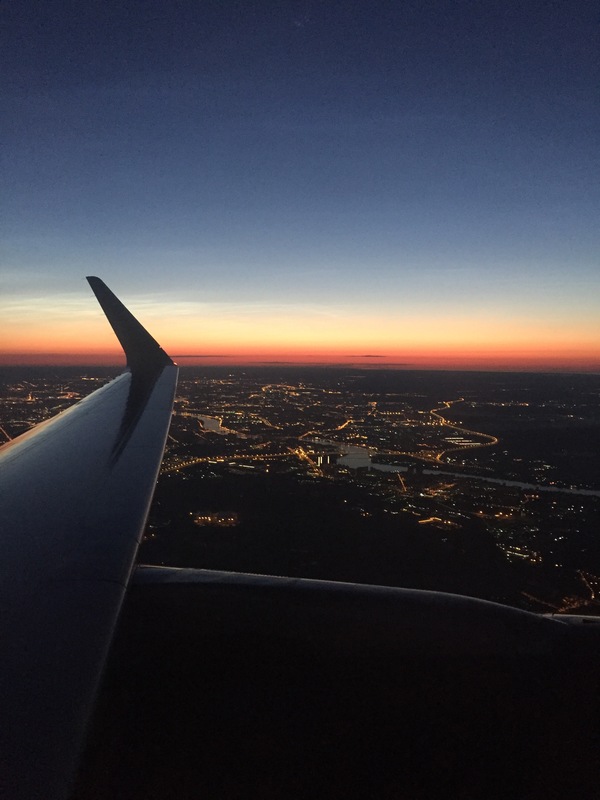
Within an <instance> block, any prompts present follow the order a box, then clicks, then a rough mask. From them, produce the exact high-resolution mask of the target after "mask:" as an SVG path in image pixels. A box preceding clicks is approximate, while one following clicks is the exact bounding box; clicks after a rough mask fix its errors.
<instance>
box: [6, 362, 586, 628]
mask: <svg viewBox="0 0 600 800" xmlns="http://www.w3.org/2000/svg"><path fill="white" fill-rule="evenodd" d="M112 374H113V373H112V372H111V370H109V369H104V368H98V367H95V368H90V369H88V370H85V369H82V368H75V367H71V368H33V367H30V368H16V367H15V368H3V370H2V372H1V380H2V383H1V397H0V432H1V433H2V435H3V437H4V438H5V439H8V438H12V437H15V436H17V435H18V434H19V433H21V432H23V431H25V430H27V429H28V428H30V427H31V426H33V425H35V424H37V423H38V422H40V421H42V420H43V419H45V418H47V417H49V416H53V415H54V414H56V413H57V412H58V411H60V410H61V409H63V408H66V407H67V406H69V405H71V404H72V403H74V402H76V401H77V400H79V399H80V398H81V397H83V396H85V395H86V394H88V393H89V392H91V391H92V390H93V389H96V388H98V387H99V386H100V385H102V383H104V382H105V381H106V380H107V379H108V377H110V376H111V375H112ZM599 419H600V378H598V376H595V375H562V374H560V375H553V374H522V373H467V372H463V373H457V372H454V373H453V372H437V373H436V372H407V371H392V370H387V371H385V370H364V369H362V370H361V369H351V368H350V369H349V368H343V369H331V368H330V369H325V368H322V369H316V368H298V367H294V368H281V367H280V368H274V367H264V368H254V369H253V368H243V369H242V368H240V369H228V368H215V367H213V368H203V369H201V368H184V369H183V370H182V373H181V378H180V382H179V388H178V394H177V398H176V402H175V408H174V416H173V420H172V424H171V429H170V434H169V438H168V441H167V449H166V453H165V458H164V461H163V466H162V469H161V475H160V479H159V481H158V485H157V489H156V493H155V498H154V502H153V505H152V509H151V513H150V518H149V523H148V526H147V530H146V533H145V536H144V540H143V543H142V547H141V549H140V552H139V556H138V560H139V561H140V562H142V563H148V564H157V565H168V566H179V567H194V568H205V569H216V570H230V571H240V572H250V573H257V574H272V575H287V576H296V577H308V578H319V579H327V580H336V581H349V582H357V583H370V584H377V585H387V586H398V587H410V588H418V589H431V590H436V591H446V592H455V593H460V594H466V595H472V596H474V597H480V598H485V599H489V600H494V601H497V602H500V603H505V604H509V605H514V606H517V607H520V608H524V609H527V610H530V611H535V612H538V613H553V612H563V613H564V612H567V613H568V612H571V613H577V614H598V613H599V609H600V600H599V599H598V591H599V589H600V577H598V576H599V575H600V540H599V537H598V531H599V530H600V524H599V523H600V467H599V465H598V460H597V453H598V452H599V450H600V425H599V422H598V420H599Z"/></svg>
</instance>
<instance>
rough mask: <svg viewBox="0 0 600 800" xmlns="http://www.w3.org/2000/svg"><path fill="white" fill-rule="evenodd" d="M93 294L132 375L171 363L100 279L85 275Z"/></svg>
mask: <svg viewBox="0 0 600 800" xmlns="http://www.w3.org/2000/svg"><path fill="white" fill-rule="evenodd" d="M87 281H88V283H89V284H90V286H91V287H92V291H93V292H94V294H95V295H96V298H97V299H98V302H99V303H100V305H101V307H102V310H103V311H104V313H105V314H106V318H107V319H108V321H109V322H110V324H111V327H112V329H113V331H114V332H115V334H116V337H117V339H118V340H119V342H120V343H121V347H122V348H123V350H124V351H125V356H126V357H127V366H128V367H129V368H130V369H131V372H132V373H133V374H138V373H146V374H147V373H149V372H150V373H155V372H157V371H158V370H160V369H162V367H165V366H167V365H168V364H173V363H174V362H173V361H172V360H171V359H170V358H169V356H168V355H167V354H166V353H165V351H164V350H163V349H162V347H161V346H160V345H159V343H158V342H157V341H156V339H154V338H153V337H152V336H151V335H150V334H149V333H148V331H147V330H146V329H145V328H144V327H143V325H141V324H140V323H139V322H138V321H137V319H136V318H135V317H134V316H133V314H132V313H131V311H129V310H128V309H127V308H125V306H124V305H123V303H122V302H121V301H120V300H119V299H118V297H116V296H115V295H114V294H113V293H112V292H111V290H110V289H109V288H108V286H107V285H106V284H105V283H104V281H101V280H100V278H96V277H93V276H88V278H87Z"/></svg>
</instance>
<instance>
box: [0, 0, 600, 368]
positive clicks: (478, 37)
mask: <svg viewBox="0 0 600 800" xmlns="http://www.w3.org/2000/svg"><path fill="white" fill-rule="evenodd" d="M4 22H5V24H4V31H3V34H2V43H1V44H2V46H1V48H0V50H1V53H0V59H1V60H2V71H3V76H4V81H3V84H2V87H1V89H0V96H1V98H2V103H3V107H4V109H5V116H6V122H5V125H4V130H3V154H4V159H3V165H2V184H3V192H2V223H1V224H2V258H1V262H0V364H6V363H50V362H53V363H80V364H84V363H85V364H92V363H119V362H121V361H122V356H121V355H120V353H119V348H118V345H117V343H116V341H115V340H114V338H113V334H112V332H111V331H110V329H109V327H108V325H107V323H106V321H105V320H104V319H103V316H102V313H101V311H100V309H99V307H98V305H97V303H96V301H95V299H94V297H93V295H92V293H91V291H90V290H89V288H88V286H87V283H86V282H85V279H84V276H85V275H98V276H100V277H101V278H102V279H103V280H105V281H106V283H107V284H108V285H109V286H110V288H111V289H112V290H113V291H114V292H115V293H116V294H117V295H118V296H119V297H120V298H121V299H122V300H123V302H124V303H125V304H126V305H128V307H130V308H131V310H132V312H133V313H134V314H136V316H138V317H139V319H140V321H141V322H142V323H143V324H144V325H145V326H146V327H147V328H148V329H149V330H150V331H151V333H152V334H153V336H155V338H156V339H157V340H158V341H159V342H160V343H161V344H162V346H163V347H164V348H165V350H166V351H167V352H170V353H174V354H177V355H183V356H185V355H193V354H200V355H202V356H203V357H202V358H201V359H199V360H198V362H197V363H207V364H212V363H225V364H231V365H234V364H242V363H251V362H252V363H259V362H267V361H270V362H274V361H281V362H299V363H365V364H367V365H369V366H376V365H378V364H381V365H384V364H393V365H395V366H398V368H443V369H452V368H457V369H462V368H471V369H532V370H555V369H558V370H567V371H600V258H599V256H600V226H599V225H598V209H599V207H600V202H599V201H600V180H599V178H600V176H599V174H598V172H599V171H598V155H597V154H598V133H599V131H600V102H599V96H598V86H599V85H600V68H599V61H598V57H597V53H598V36H597V19H596V14H595V9H594V8H593V4H583V3H578V4H573V3H569V2H553V3H548V2H522V3H512V2H495V0H491V2H489V3H482V4H477V3H473V2H465V1H461V0H454V2H450V1H448V2H441V1H436V0H432V2H430V3H427V4H423V3H417V2H406V3H404V2H403V3H394V2H384V0H374V1H373V2H352V0H347V2H318V0H306V1H304V2H303V1H302V0H296V2H277V3H274V2H263V3H260V4H255V3H253V2H225V3H223V2H216V0H215V1H214V2H213V1H211V0H207V2H203V3H197V2H186V1H185V0H184V1H183V2H178V3H173V4H169V3H163V2H155V0H146V2H141V0H140V2H127V1H125V2H121V3H113V2H106V3H92V2H87V0H84V2H81V3H77V4H73V5H72V6H69V5H68V4H65V3H64V2H54V1H53V0H49V1H48V2H46V3H43V4H42V3H37V2H28V0H24V2H21V3H18V4H17V3H15V4H10V5H8V6H7V8H5V9H4ZM357 354H358V355H357ZM360 354H362V355H360ZM206 356H210V358H207V357H206ZM180 363H183V364H187V363H194V361H193V359H190V358H182V359H181V361H180Z"/></svg>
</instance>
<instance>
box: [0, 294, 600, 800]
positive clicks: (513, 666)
mask: <svg viewBox="0 0 600 800" xmlns="http://www.w3.org/2000/svg"><path fill="white" fill-rule="evenodd" d="M88 280H89V281H90V284H91V286H92V289H93V290H94V292H95V294H96V296H97V298H98V300H99V302H100V304H101V306H102V308H103V310H104V311H105V313H106V316H107V317H108V319H109V322H110V323H111V325H112V327H113V329H114V331H115V333H116V335H117V337H118V338H119V340H120V342H121V344H122V345H123V348H124V350H125V353H126V356H127V364H128V370H127V371H126V372H125V373H124V374H122V375H120V376H119V377H118V378H116V379H115V380H114V381H112V382H111V383H109V384H108V385H106V386H104V387H103V388H101V389H99V390H98V391H96V392H94V393H93V394H92V395H90V396H89V397H87V398H85V399H84V400H82V401H81V402H80V403H78V404H77V405H75V406H73V407H72V408H70V409H69V410H67V411H65V412H64V413H62V414H60V415H59V416H57V417H55V418H54V419H52V420H49V421H48V422H45V423H42V424H41V425H38V426H37V427H36V428H34V429H32V430H31V431H30V432H28V433H26V434H24V435H22V436H20V437H18V438H17V439H15V440H13V441H12V442H9V443H8V444H6V445H5V446H4V447H2V448H0V544H1V550H0V564H1V566H0V593H1V606H0V636H1V639H0V641H1V642H2V655H1V658H0V797H2V798H3V797H7V798H11V800H20V799H21V798H27V800H30V799H31V798H44V800H65V798H67V797H73V794H72V793H73V791H75V793H76V794H75V795H74V796H75V797H77V798H78V800H84V799H85V798H94V800H98V798H100V797H102V798H114V797H119V798H129V799H130V800H138V798H139V799H140V800H141V798H143V799H144V800H148V798H157V800H158V798H161V800H162V798H164V797H178V798H184V797H186V798H188V797H189V798H196V797H198V796H200V795H201V794H202V796H208V797H218V798H221V797H232V798H233V797H260V798H261V799H262V800H265V798H280V797H324V796H327V797H331V798H338V797H339V798H344V800H348V798H350V797H356V798H364V797H394V798H411V799H412V800H414V798H417V797H418V798H429V797H439V796H440V795H444V796H448V797H461V798H464V799H465V800H466V798H473V800H479V798H481V797H488V798H492V797H493V798H498V800H499V799H500V798H506V797H523V798H525V797H526V798H528V799H529V800H533V799H534V798H539V800H542V798H543V800H546V798H547V797H550V796H552V797H567V796H575V795H577V796H580V797H587V796H590V797H591V796H593V794H592V789H593V788H595V787H596V786H597V775H598V771H597V769H596V766H595V762H594V757H595V756H594V753H595V749H594V742H595V741H597V720H598V713H597V711H598V706H599V704H598V696H599V695H598V675H597V664H598V658H599V655H600V641H599V636H598V634H599V633H600V631H598V627H599V622H598V620H597V619H596V620H592V619H586V620H584V621H581V624H580V625H579V626H578V625H577V624H569V625H567V624H565V623H564V622H562V621H558V620H557V619H555V620H553V619H547V618H544V617H541V616H538V615H534V614H530V613H527V612H525V611H519V610H517V609H511V608H506V607H503V606H499V605H497V604H494V603H489V602H485V601H482V600H476V599H474V598H465V597H458V596H453V595H446V594H442V593H438V592H423V591H414V590H410V589H393V588H389V587H373V586H357V585H354V584H341V583H332V582H328V581H307V580H301V579H293V578H277V577H272V576H256V575H254V576H249V575H241V574H231V573H222V572H221V573H219V572H208V571H202V570H174V569H160V568H148V567H146V568H144V567H139V568H138V569H137V570H136V572H135V574H133V573H132V568H133V563H134V559H135V556H136V552H137V548H138V543H139V541H140V538H141V535H142V531H143V528H144V524H145V520H146V515H147V513H148V508H149V505H150V501H151V498H152V494H153V489H154V484H155V481H156V477H157V474H158V469H159V465H160V461H161V458H162V454H163V450H164V445H165V440H166V436H167V431H168V427H169V421H170V417H171V412H172V404H173V395H174V391H175V385H176V380H177V368H176V366H175V365H174V364H173V362H172V361H171V359H170V358H169V357H168V356H167V355H166V353H165V352H164V351H163V350H162V349H161V348H160V346H159V345H158V344H157V342H156V341H155V340H154V339H153V338H152V337H151V336H150V334H149V333H148V332H147V331H145V330H144V328H142V326H141V325H140V324H139V323H138V322H137V320H135V319H134V317H133V316H132V315H131V314H130V313H129V311H128V310H127V309H126V308H125V307H124V306H123V305H122V304H121V303H120V301H119V300H117V298H116V297H115V296H114V295H113V294H112V292H110V291H109V290H108V288H107V287H106V286H105V285H104V284H103V283H102V281H100V280H99V279H98V278H89V279H88ZM130 578H131V580H130ZM127 587H129V588H128V591H127V593H126V591H125V590H126V588H127ZM125 594H127V596H126V597H125ZM117 623H118V624H117ZM109 649H110V654H109ZM96 699H97V702H96V704H95V700H96ZM94 705H95V708H94V713H93V715H92V708H93V706H94ZM92 716H93V719H91V717H92ZM86 737H87V738H88V741H87V745H86V748H85V753H84V754H83V755H82V753H83V748H84V740H85V739H86ZM76 773H77V775H76ZM76 781H77V782H76ZM444 787H445V788H444Z"/></svg>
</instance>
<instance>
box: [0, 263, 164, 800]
mask: <svg viewBox="0 0 600 800" xmlns="http://www.w3.org/2000/svg"><path fill="white" fill-rule="evenodd" d="M88 281H89V283H90V285H91V287H92V289H93V291H94V293H95V294H96V297H97V298H98V301H99V302H100V305H101V306H102V308H103V310H104V312H105V314H106V316H107V317H108V320H109V322H110V324H111V325H112V327H113V329H114V331H115V333H116V335H117V337H118V339H119V341H120V342H121V345H122V346H123V349H124V350H125V354H126V357H127V365H128V369H127V371H126V372H124V373H123V374H122V375H120V376H119V377H117V378H116V379H115V380H113V381H112V382H111V383H109V384H107V385H106V386H104V387H102V388H101V389H98V390H97V391H96V392H94V393H93V394H91V395H90V396H89V397H86V398H85V399H84V400H82V401H81V402H79V403H77V404H76V405H75V406H73V407H72V408H69V409H68V410H67V411H65V412H63V413H62V414H59V415H58V416H57V417H54V418H53V419H51V420H48V421H47V422H44V423H42V424H40V425H38V426H36V427H35V428H33V429H32V430H31V431H29V432H27V433H25V434H24V435H22V436H19V437H18V438H16V439H14V440H13V441H11V442H9V443H7V444H6V445H4V446H3V447H2V448H0V545H1V551H0V592H1V597H2V602H1V609H0V614H1V616H0V641H1V642H2V657H1V660H0V720H1V722H0V796H2V797H10V798H28V800H30V799H31V798H37V797H40V798H42V797H43V798H46V800H54V798H64V797H67V796H68V795H69V793H70V791H71V789H72V784H73V780H74V774H75V770H76V767H77V763H78V759H79V756H80V752H81V749H82V746H83V739H84V734H85V730H86V726H87V723H88V720H89V716H90V712H91V708H92V705H93V702H94V698H95V696H96V693H97V690H98V686H99V682H100V678H101V675H102V672H103V668H104V664H105V661H106V656H107V653H108V649H109V646H110V643H111V640H112V637H113V633H114V630H115V625H116V622H117V618H118V616H119V611H120V608H121V604H122V602H123V597H124V594H125V589H126V587H127V584H128V581H129V578H130V574H131V570H132V567H133V563H134V559H135V556H136V552H137V548H138V544H139V542H140V539H141V536H142V532H143V529H144V524H145V521H146V516H147V514H148V509H149V506H150V501H151V499H152V495H153V491H154V486H155V483H156V479H157V475H158V470H159V467H160V463H161V459H162V455H163V450H164V446H165V441H166V437H167V432H168V429H169V423H170V420H171V413H172V407H173V397H174V392H175V386H176V382H177V367H176V366H175V364H174V363H173V362H172V361H171V359H170V358H169V357H168V356H167V354H166V353H165V352H164V351H163V350H162V349H161V348H160V346H159V345H158V343H157V342H156V341H155V340H154V339H153V338H152V337H151V336H150V334H149V333H148V332H147V331H146V330H145V329H144V328H143V327H142V326H141V325H140V323H139V322H138V321H137V320H136V319H135V317H133V316H132V314H131V313H130V312H129V311H128V310H127V309H126V308H125V306H123V304H122V303H121V302H120V301H119V300H118V299H117V298H116V297H115V296H114V294H113V293H112V292H111V291H110V290H109V289H108V288H107V287H106V285H105V284H104V283H103V282H102V281H101V280H100V279H99V278H94V277H91V278H88Z"/></svg>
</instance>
